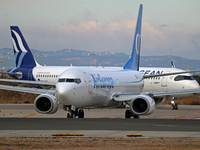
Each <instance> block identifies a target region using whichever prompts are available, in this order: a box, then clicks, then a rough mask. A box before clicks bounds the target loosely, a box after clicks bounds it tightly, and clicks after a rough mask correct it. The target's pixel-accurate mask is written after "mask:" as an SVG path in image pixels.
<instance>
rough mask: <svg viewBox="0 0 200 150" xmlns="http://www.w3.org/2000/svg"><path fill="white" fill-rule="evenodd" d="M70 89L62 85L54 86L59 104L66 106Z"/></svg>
mask: <svg viewBox="0 0 200 150" xmlns="http://www.w3.org/2000/svg"><path fill="white" fill-rule="evenodd" d="M70 91H71V89H70V87H69V86H65V85H64V84H63V83H57V85H56V97H57V98H58V100H59V102H61V103H62V104H64V105H68V100H69V96H70V93H71V92H70Z"/></svg>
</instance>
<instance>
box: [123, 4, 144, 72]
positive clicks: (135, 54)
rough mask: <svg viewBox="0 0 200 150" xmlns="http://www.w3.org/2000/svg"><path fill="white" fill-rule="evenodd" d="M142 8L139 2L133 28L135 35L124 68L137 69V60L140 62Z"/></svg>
mask: <svg viewBox="0 0 200 150" xmlns="http://www.w3.org/2000/svg"><path fill="white" fill-rule="evenodd" d="M142 9H143V5H142V4H140V9H139V14H138V19H137V24H136V29H135V37H134V42H133V49H132V54H131V57H130V58H129V60H128V61H127V63H126V64H125V66H124V67H123V68H124V69H132V70H137V71H139V62H140V45H141V26H142Z"/></svg>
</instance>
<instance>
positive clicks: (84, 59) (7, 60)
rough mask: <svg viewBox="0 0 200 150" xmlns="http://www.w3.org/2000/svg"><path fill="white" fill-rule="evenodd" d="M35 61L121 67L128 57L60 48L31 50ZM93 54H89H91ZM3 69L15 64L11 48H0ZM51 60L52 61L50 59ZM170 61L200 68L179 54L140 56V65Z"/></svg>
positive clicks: (167, 63) (112, 53)
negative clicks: (55, 49)
mask: <svg viewBox="0 0 200 150" xmlns="http://www.w3.org/2000/svg"><path fill="white" fill-rule="evenodd" d="M31 51H32V53H33V56H34V57H35V59H36V60H37V62H38V63H39V64H41V65H44V64H45V65H47V66H69V65H73V66H92V65H93V64H94V65H95V66H99V65H100V66H116V67H123V66H124V65H125V63H126V61H127V60H128V58H129V55H127V54H125V53H115V52H95V53H94V52H91V51H86V50H75V49H62V50H57V51H41V50H35V49H32V50H31ZM93 53H94V54H95V55H93V56H91V54H93ZM1 60H3V61H4V63H3V64H1V65H2V66H3V67H4V69H10V68H13V67H14V66H15V64H14V54H13V50H12V49H11V48H2V49H0V61H1ZM52 60H53V61H52ZM171 61H174V63H175V65H176V67H177V68H180V69H184V70H187V69H188V70H198V69H200V65H199V64H200V60H193V59H187V58H182V57H179V56H173V55H166V56H141V59H140V66H141V67H171Z"/></svg>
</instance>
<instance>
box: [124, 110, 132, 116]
mask: <svg viewBox="0 0 200 150" xmlns="http://www.w3.org/2000/svg"><path fill="white" fill-rule="evenodd" d="M131 114H132V112H131V111H130V110H126V112H125V118H131Z"/></svg>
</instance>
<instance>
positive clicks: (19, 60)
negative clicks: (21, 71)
mask: <svg viewBox="0 0 200 150" xmlns="http://www.w3.org/2000/svg"><path fill="white" fill-rule="evenodd" d="M10 30H11V36H12V42H13V50H14V55H15V64H16V67H17V68H19V67H22V68H33V67H35V66H36V65H38V63H37V62H36V61H35V59H34V57H33V54H32V53H31V51H30V49H29V47H28V45H27V43H26V41H25V39H24V37H23V35H22V33H21V31H20V29H19V27H18V26H11V27H10Z"/></svg>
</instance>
